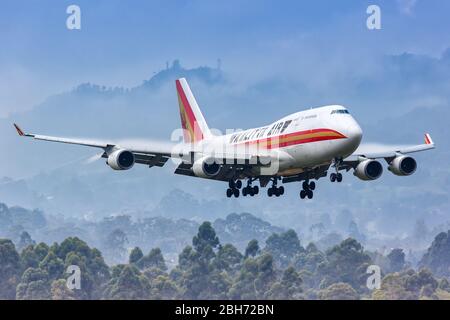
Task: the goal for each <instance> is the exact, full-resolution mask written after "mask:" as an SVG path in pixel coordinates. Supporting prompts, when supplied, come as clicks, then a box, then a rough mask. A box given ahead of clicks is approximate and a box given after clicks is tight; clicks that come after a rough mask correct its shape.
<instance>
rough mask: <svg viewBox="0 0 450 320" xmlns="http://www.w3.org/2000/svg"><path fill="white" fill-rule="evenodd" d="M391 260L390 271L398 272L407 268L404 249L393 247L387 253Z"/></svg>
mask: <svg viewBox="0 0 450 320" xmlns="http://www.w3.org/2000/svg"><path fill="white" fill-rule="evenodd" d="M387 258H388V260H389V271H390V272H398V271H401V270H403V268H405V265H406V263H405V253H404V252H403V249H392V250H391V252H389V254H388V255H387Z"/></svg>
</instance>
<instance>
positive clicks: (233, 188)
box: [227, 180, 245, 198]
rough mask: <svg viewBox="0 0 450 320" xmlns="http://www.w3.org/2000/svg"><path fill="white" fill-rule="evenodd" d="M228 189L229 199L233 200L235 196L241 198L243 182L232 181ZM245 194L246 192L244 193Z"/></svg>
mask: <svg viewBox="0 0 450 320" xmlns="http://www.w3.org/2000/svg"><path fill="white" fill-rule="evenodd" d="M228 187H229V188H228V189H227V197H228V198H231V197H232V196H234V197H235V198H237V197H239V189H240V188H242V181H241V180H236V181H234V180H230V181H229V182H228ZM244 189H245V188H244ZM242 193H244V192H242Z"/></svg>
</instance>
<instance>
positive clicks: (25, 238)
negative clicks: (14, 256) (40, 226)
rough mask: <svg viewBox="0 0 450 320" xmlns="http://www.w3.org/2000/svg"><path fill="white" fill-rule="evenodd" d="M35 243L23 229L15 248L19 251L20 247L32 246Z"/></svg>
mask: <svg viewBox="0 0 450 320" xmlns="http://www.w3.org/2000/svg"><path fill="white" fill-rule="evenodd" d="M35 244H36V241H34V240H33V239H31V236H30V234H29V233H28V232H26V231H23V232H22V233H21V234H20V240H19V244H18V245H17V248H18V249H19V251H21V250H22V249H24V248H26V247H28V246H34V245H35Z"/></svg>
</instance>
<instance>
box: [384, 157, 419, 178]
mask: <svg viewBox="0 0 450 320" xmlns="http://www.w3.org/2000/svg"><path fill="white" fill-rule="evenodd" d="M416 169H417V162H416V160H414V158H412V157H408V156H398V157H395V158H394V160H392V161H391V163H389V166H388V170H389V171H391V172H392V173H393V174H395V175H397V176H409V175H411V174H413V173H414V172H415V171H416Z"/></svg>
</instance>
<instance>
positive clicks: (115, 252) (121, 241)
mask: <svg viewBox="0 0 450 320" xmlns="http://www.w3.org/2000/svg"><path fill="white" fill-rule="evenodd" d="M127 243H128V238H127V235H126V234H125V232H123V231H122V230H120V229H115V230H114V231H112V232H111V233H109V234H108V236H107V237H106V242H105V248H106V251H107V256H109V257H111V258H112V261H113V262H119V263H120V262H123V261H124V260H125V259H126V255H127V249H126V247H125V246H126V244H127Z"/></svg>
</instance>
